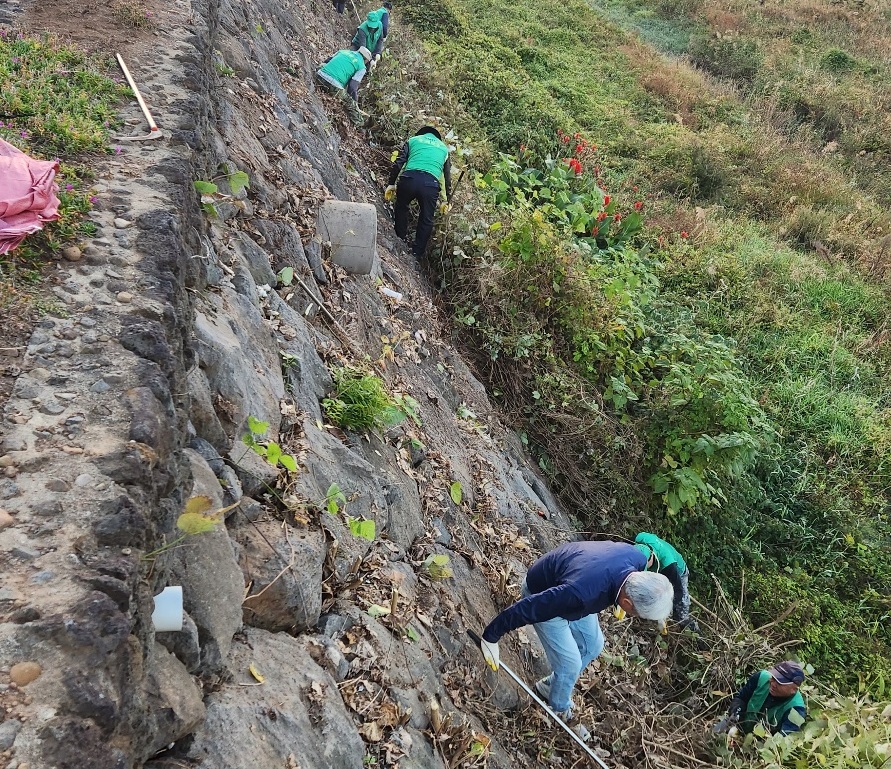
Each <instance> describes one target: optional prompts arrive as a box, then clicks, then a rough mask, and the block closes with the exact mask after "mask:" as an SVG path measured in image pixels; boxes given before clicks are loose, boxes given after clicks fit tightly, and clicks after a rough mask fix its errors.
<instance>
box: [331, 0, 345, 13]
mask: <svg viewBox="0 0 891 769" xmlns="http://www.w3.org/2000/svg"><path fill="white" fill-rule="evenodd" d="M331 5H333V6H334V8H335V9H336V10H337V12H338V13H343V9H344V8H345V7H346V0H331Z"/></svg>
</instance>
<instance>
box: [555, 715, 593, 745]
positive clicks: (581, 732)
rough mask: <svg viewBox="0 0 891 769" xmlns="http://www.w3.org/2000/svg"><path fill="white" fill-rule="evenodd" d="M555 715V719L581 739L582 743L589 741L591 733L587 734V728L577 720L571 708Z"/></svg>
mask: <svg viewBox="0 0 891 769" xmlns="http://www.w3.org/2000/svg"><path fill="white" fill-rule="evenodd" d="M556 715H557V718H559V719H560V720H561V721H562V722H563V723H564V724H566V725H567V726H568V727H569V728H570V729H572V731H574V732H575V733H576V734H577V735H578V736H579V737H581V738H582V740H583V741H584V742H587V741H588V740H590V739H591V732H589V731H588V728H587V727H586V726H585V725H584V724H583V723H582V722H581V721H580V720H579V717H578V716H577V715H576V713H575V711H574V710H573V709H572V708H571V707H570V708H568V709H567V710H559V711H556Z"/></svg>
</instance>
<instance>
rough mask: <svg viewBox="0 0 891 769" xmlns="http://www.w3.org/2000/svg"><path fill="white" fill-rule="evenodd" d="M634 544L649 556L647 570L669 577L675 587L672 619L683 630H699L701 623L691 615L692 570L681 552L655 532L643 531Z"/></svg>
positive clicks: (696, 631) (695, 631)
mask: <svg viewBox="0 0 891 769" xmlns="http://www.w3.org/2000/svg"><path fill="white" fill-rule="evenodd" d="M634 546H635V547H636V548H637V549H638V550H640V551H641V552H642V553H643V554H644V555H645V556H646V557H647V571H655V572H658V573H659V574H664V575H665V576H666V577H668V581H669V582H671V585H672V587H673V588H674V607H673V610H672V614H671V616H672V619H674V621H675V622H677V623H678V625H679V627H680V629H681V630H683V629H684V628H688V627H689V628H690V629H691V630H692V631H693V632H694V633H698V632H699V625H698V624H697V622H696V620H695V619H693V617H691V616H690V587H689V582H690V570H689V569H688V568H687V564H686V563H685V562H684V559H683V557H682V556H681V554H680V553H679V552H678V551H677V550H675V549H674V548H673V547H672V546H671V545H669V544H668V542H666V541H665V540H664V539H660V538H659V537H657V536H656V535H655V534H649V533H647V532H645V531H642V532H641V533H640V534H638V535H637V536H636V537H635V538H634Z"/></svg>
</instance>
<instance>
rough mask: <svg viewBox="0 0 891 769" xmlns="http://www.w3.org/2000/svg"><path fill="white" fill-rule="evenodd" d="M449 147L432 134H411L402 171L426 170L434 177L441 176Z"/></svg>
mask: <svg viewBox="0 0 891 769" xmlns="http://www.w3.org/2000/svg"><path fill="white" fill-rule="evenodd" d="M448 157H449V148H448V147H447V146H446V145H445V143H444V142H441V141H440V140H439V139H437V138H436V137H435V136H434V135H433V134H421V135H420V136H412V137H411V138H410V139H409V140H408V160H407V161H406V163H405V166H404V167H403V169H402V170H403V171H426V172H427V173H428V174H430V175H431V176H432V177H433V178H434V179H437V180H438V179H439V177H440V176H442V169H443V166H445V162H446V160H448Z"/></svg>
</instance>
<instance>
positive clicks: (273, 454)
mask: <svg viewBox="0 0 891 769" xmlns="http://www.w3.org/2000/svg"><path fill="white" fill-rule="evenodd" d="M281 455H282V449H281V446H279V445H278V444H277V443H275V442H274V441H270V442H269V444H268V445H267V446H266V461H267V462H269V464H270V465H272V466H273V467H276V466H277V465H278V460H279V458H280V457H281Z"/></svg>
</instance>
